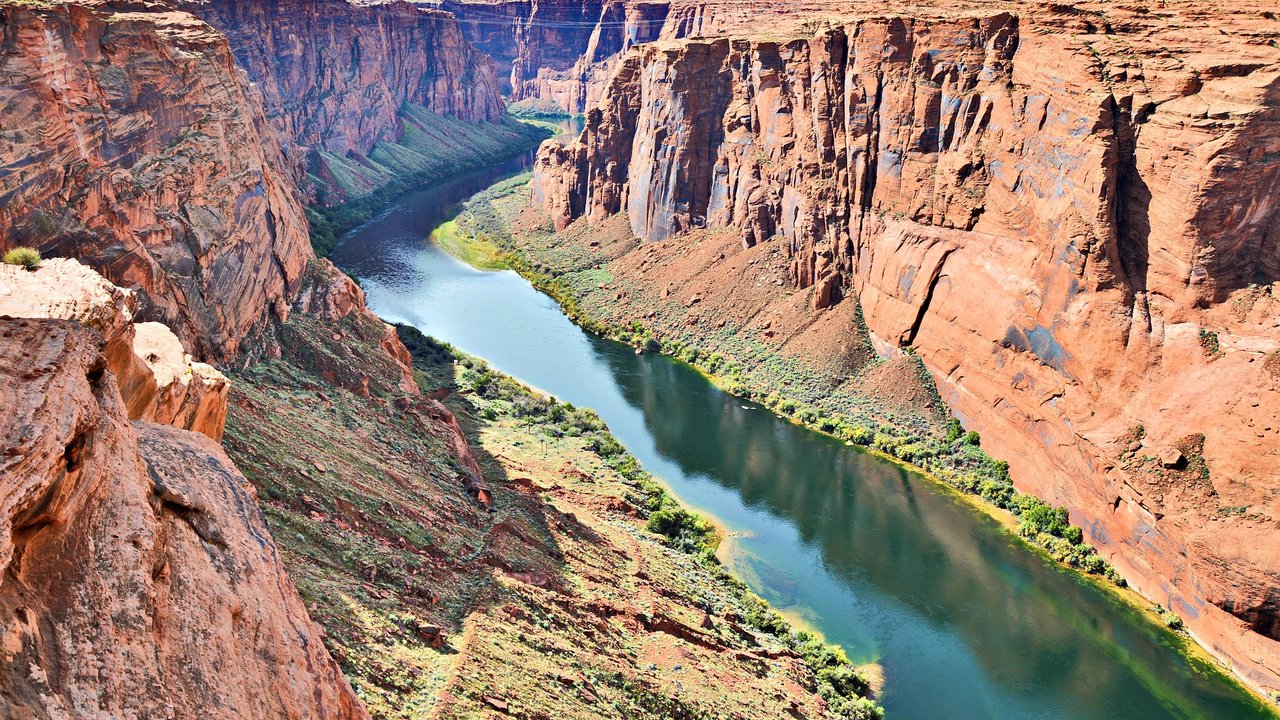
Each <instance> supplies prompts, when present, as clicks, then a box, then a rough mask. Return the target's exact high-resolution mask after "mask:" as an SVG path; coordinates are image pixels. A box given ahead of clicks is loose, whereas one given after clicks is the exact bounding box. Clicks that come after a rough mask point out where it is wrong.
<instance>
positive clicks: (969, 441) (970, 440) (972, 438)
mask: <svg viewBox="0 0 1280 720" xmlns="http://www.w3.org/2000/svg"><path fill="white" fill-rule="evenodd" d="M964 444H965V445H973V446H975V447H976V446H978V445H981V444H982V436H981V435H979V434H978V431H977V430H970V431H969V432H967V433H965V435H964Z"/></svg>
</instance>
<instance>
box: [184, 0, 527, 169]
mask: <svg viewBox="0 0 1280 720" xmlns="http://www.w3.org/2000/svg"><path fill="white" fill-rule="evenodd" d="M188 4H189V6H190V7H191V9H192V11H193V12H195V13H197V14H199V15H200V16H201V17H202V18H204V19H205V20H206V21H208V22H209V23H210V24H211V25H213V26H214V27H215V28H217V29H218V30H220V31H222V32H224V33H226V35H227V37H228V40H229V42H230V43H231V47H232V49H233V50H234V52H235V55H236V59H237V61H238V62H239V63H240V66H241V67H243V68H244V69H245V70H246V71H247V72H248V73H249V77H250V78H251V79H252V80H253V81H254V82H255V83H257V85H258V87H259V88H260V89H261V90H262V94H263V98H264V101H265V105H266V109H267V115H268V117H270V118H271V121H272V122H273V124H275V125H276V126H277V127H278V128H279V129H280V131H281V132H282V133H283V135H284V137H286V138H289V139H291V140H292V141H294V142H295V143H297V144H299V145H301V146H303V148H304V152H305V148H311V147H314V148H319V149H323V150H326V151H329V152H332V153H336V154H339V155H346V154H348V153H354V154H357V155H365V154H368V152H369V151H370V150H371V149H372V148H373V146H374V144H375V143H377V142H379V141H387V142H391V141H395V140H397V139H399V137H400V134H401V132H403V128H402V127H401V124H400V119H399V116H398V114H397V113H398V111H399V110H400V108H401V107H402V106H403V105H405V104H406V103H411V104H414V105H420V106H422V107H425V108H426V109H428V110H430V111H432V112H435V113H438V114H441V115H452V116H454V117H458V118H461V119H463V120H468V121H472V122H479V121H487V122H496V121H497V120H499V119H500V118H501V117H502V114H503V105H502V98H501V96H500V95H499V94H498V91H497V78H496V74H495V72H494V68H493V63H492V61H491V60H490V59H489V58H488V57H486V56H485V55H484V54H483V53H481V52H479V51H477V50H476V49H475V48H474V47H472V46H471V45H470V44H468V43H467V42H466V40H465V39H464V38H463V36H462V31H461V30H460V29H459V27H458V23H457V22H456V20H455V19H454V18H453V17H452V16H450V15H449V14H448V13H445V12H441V11H439V10H435V9H431V8H428V7H424V6H419V5H415V4H413V3H409V2H391V3H383V4H378V5H372V6H371V5H356V4H352V3H349V2H346V1H345V0H324V1H322V2H304V1H302V0H265V1H263V2H252V3H246V2H235V1H234V0H203V1H199V0H193V1H192V2H190V3H188ZM299 159H301V158H299Z"/></svg>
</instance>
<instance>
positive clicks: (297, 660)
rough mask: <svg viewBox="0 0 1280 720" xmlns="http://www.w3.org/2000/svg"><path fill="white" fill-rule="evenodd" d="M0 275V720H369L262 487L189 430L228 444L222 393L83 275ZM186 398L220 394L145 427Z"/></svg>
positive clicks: (74, 268) (64, 271) (118, 298)
mask: <svg viewBox="0 0 1280 720" xmlns="http://www.w3.org/2000/svg"><path fill="white" fill-rule="evenodd" d="M0 270H4V272H3V273H0V405H2V406H3V407H4V408H5V412H4V413H3V416H0V565H2V566H3V570H4V572H3V575H2V579H0V616H2V617H4V618H5V622H6V623H7V625H6V627H5V638H6V641H5V643H4V645H3V648H0V715H3V716H4V717H13V718H18V717H22V718H28V717H30V718H66V717H202V718H227V719H228V720H230V719H232V718H245V717H264V718H265V717H273V718H284V717H293V718H301V717H309V718H364V717H367V714H366V713H365V712H364V710H363V708H362V707H361V706H360V703H359V701H358V700H356V698H355V696H354V694H353V693H352V691H351V688H350V686H349V685H348V684H347V681H346V679H345V678H344V677H343V675H342V673H341V671H340V670H339V668H338V666H337V665H336V664H335V663H334V661H333V660H332V659H331V658H330V657H329V654H328V652H327V651H326V650H325V648H324V645H323V644H322V642H321V635H322V634H321V631H320V630H319V629H318V628H317V627H316V626H315V625H314V624H313V623H312V622H311V620H310V619H309V618H308V616H307V612H306V610H305V609H304V608H303V604H302V600H301V598H299V596H298V594H297V591H296V589H295V588H294V586H293V584H292V582H291V581H290V580H289V578H288V576H287V575H286V574H285V571H284V568H283V566H282V565H281V562H280V559H279V556H278V554H277V550H276V546H275V544H274V542H273V541H272V539H271V536H270V534H269V533H268V531H267V527H266V525H265V523H264V522H263V519H262V516H261V514H260V513H259V510H258V501H257V497H256V494H255V492H254V490H253V487H252V486H251V485H250V484H249V483H248V481H246V480H245V479H244V477H242V476H241V475H240V473H239V472H238V471H237V470H236V468H235V467H234V466H233V465H232V464H231V462H230V460H228V459H227V457H226V455H225V454H224V453H223V451H222V448H221V447H219V445H218V444H217V443H215V442H214V441H213V440H211V439H210V438H209V437H206V435H205V434H201V433H199V432H190V431H188V430H184V429H182V428H183V427H190V428H194V429H197V430H201V431H202V432H208V431H210V430H212V429H214V428H215V427H216V434H218V435H220V434H221V431H222V419H223V418H225V416H226V383H225V380H221V376H218V378H217V380H218V384H217V385H216V386H212V387H211V386H209V384H210V383H211V382H213V380H212V378H209V377H208V376H207V374H205V373H204V372H203V371H202V370H201V369H200V368H197V367H193V366H192V365H191V364H190V363H189V360H188V363H187V366H186V367H185V369H183V368H181V367H175V366H172V365H168V364H166V363H164V362H162V358H161V356H160V355H157V354H155V352H154V351H156V349H157V348H156V346H157V341H156V338H163V337H164V334H163V333H157V332H150V331H148V332H145V333H139V334H138V335H134V332H133V331H134V328H133V326H132V324H131V323H130V322H129V319H128V316H127V314H125V313H123V312H122V310H123V309H124V308H123V300H124V298H125V295H124V294H123V293H122V292H121V291H120V290H119V289H117V288H113V287H112V286H110V285H109V284H106V283H104V282H103V281H102V280H101V278H99V277H97V276H96V275H95V274H94V273H93V272H92V271H90V270H88V269H87V268H83V267H82V266H80V265H78V264H77V263H75V262H74V261H70V260H66V261H56V262H52V263H46V265H45V267H43V268H41V269H40V270H39V271H38V272H37V273H30V274H28V273H27V272H26V271H25V270H18V269H16V268H12V267H9V268H7V269H6V268H3V267H0ZM28 275H30V276H31V277H27V276H28ZM41 276H43V277H41ZM33 278H35V279H33ZM14 315H26V316H29V317H24V318H22V319H17V318H14V317H12V316H14ZM148 325H153V324H148ZM161 329H163V328H161ZM151 330H155V328H152V329H151ZM147 336H149V337H147ZM131 338H132V339H133V341H134V343H135V344H134V347H135V348H136V349H140V350H143V351H144V352H147V353H148V354H147V356H146V357H144V358H141V359H139V358H136V357H133V353H132V352H129V350H128V349H127V347H126V348H122V347H121V345H122V343H125V342H127V341H128V340H129V339H131ZM167 338H168V339H169V340H171V341H172V342H176V338H174V337H173V336H172V335H171V334H168V335H167ZM160 344H163V342H161V343H160ZM159 352H161V353H163V352H164V350H163V349H161V350H160V351H159ZM126 355H127V357H125V356H126ZM148 369H150V370H148ZM208 370H209V371H210V372H212V373H216V371H212V369H211V368H210V369H208ZM148 371H151V372H154V376H153V377H141V376H140V375H139V373H142V372H148ZM117 373H121V374H119V375H118V374H117ZM175 374H185V375H187V376H188V377H187V378H185V379H182V380H177V379H175V378H174V375H175ZM191 375H196V376H201V375H205V377H204V378H203V379H201V378H199V377H196V378H193V377H190V376H191ZM147 381H149V385H148V382H147ZM177 385H184V386H193V385H202V386H204V387H205V391H204V392H203V394H201V395H200V397H199V398H197V399H196V401H195V402H193V403H189V404H187V409H188V410H189V412H185V413H176V414H173V415H172V416H170V417H169V418H168V422H172V423H174V424H157V423H156V422H148V421H146V420H136V421H134V422H132V423H131V422H130V418H131V417H143V418H148V419H152V420H162V419H163V417H162V416H163V414H164V412H165V403H164V402H163V401H161V402H159V403H157V402H156V398H157V394H159V396H160V397H165V396H167V395H168V394H171V391H172V389H173V388H174V387H175V386H177ZM157 388H159V393H157ZM184 396H185V394H184ZM140 397H149V398H150V402H147V403H143V404H142V405H141V406H140V407H136V408H135V407H133V406H134V405H135V404H136V401H137V400H138V399H139V398H140ZM180 404H181V403H180ZM175 425H178V426H179V427H175Z"/></svg>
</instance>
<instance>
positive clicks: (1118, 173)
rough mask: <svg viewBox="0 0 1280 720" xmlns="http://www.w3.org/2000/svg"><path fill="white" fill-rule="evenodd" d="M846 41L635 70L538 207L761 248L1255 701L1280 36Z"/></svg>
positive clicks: (1169, 10)
mask: <svg viewBox="0 0 1280 720" xmlns="http://www.w3.org/2000/svg"><path fill="white" fill-rule="evenodd" d="M873 13H874V11H873V10H868V11H867V12H866V13H861V14H859V13H854V14H852V15H850V16H849V17H846V18H844V19H840V20H838V21H833V22H829V23H825V24H822V25H820V26H815V27H813V28H810V29H809V30H810V31H809V32H806V33H803V34H797V35H795V36H794V37H793V38H792V39H776V38H740V39H729V38H721V39H708V40H686V41H680V42H668V41H663V42H658V43H652V44H649V45H645V46H643V47H639V48H635V49H633V50H632V51H631V52H630V53H629V54H628V55H627V56H626V57H625V59H624V60H623V61H622V62H621V63H620V64H619V67H618V69H617V71H616V73H615V74H614V75H613V77H612V80H611V82H610V86H609V89H608V90H607V91H606V92H605V94H604V98H603V100H602V101H601V104H600V106H599V107H598V108H597V109H593V110H591V111H590V112H589V113H588V115H587V125H586V130H585V131H584V133H583V134H582V136H581V138H580V139H579V140H578V141H577V142H575V143H573V144H570V145H568V146H567V147H561V146H548V147H546V148H544V149H543V151H542V154H541V156H540V158H539V163H538V168H537V172H536V177H535V181H534V185H535V189H534V197H535V201H536V202H537V203H539V204H540V205H541V206H543V207H544V208H545V209H546V210H547V211H548V212H549V213H550V215H551V217H552V219H553V220H554V221H555V223H556V224H557V226H559V227H564V226H566V225H567V224H568V223H570V222H573V221H575V220H577V219H579V218H586V221H587V222H596V221H599V220H601V219H603V218H605V217H607V216H610V215H613V214H618V213H623V214H625V215H626V216H627V218H628V220H629V222H630V225H631V229H632V231H633V232H634V233H635V234H636V235H637V236H639V237H641V238H645V239H648V240H664V239H668V238H673V237H675V238H678V237H680V236H681V234H682V233H687V232H690V231H693V230H697V229H700V228H703V227H709V228H732V229H734V231H735V232H737V233H738V234H739V240H740V242H741V244H742V245H743V246H747V247H750V246H754V245H757V244H761V243H774V244H777V245H778V246H779V247H781V248H782V249H783V251H784V252H785V254H786V256H787V257H788V258H789V266H790V268H789V282H790V284H791V286H792V287H793V288H796V289H797V290H803V291H806V292H808V293H809V294H810V299H811V307H812V308H813V310H812V312H814V313H824V312H828V310H827V308H829V307H831V306H832V305H833V304H834V305H838V304H839V303H841V302H843V301H848V302H858V303H860V304H861V308H862V311H863V314H864V316H865V320H866V324H867V326H868V327H869V328H870V330H871V331H872V333H873V335H874V338H875V340H876V341H877V343H878V347H879V349H880V351H881V352H882V353H884V354H888V355H893V354H896V353H898V352H900V351H901V349H902V348H906V347H910V348H912V349H913V350H914V351H915V352H916V353H918V354H919V356H920V357H921V358H922V359H923V360H924V361H925V363H926V365H927V366H928V367H929V369H930V371H931V372H932V374H933V375H934V378H935V380H936V381H937V384H938V387H939V390H940V391H941V393H942V395H943V397H944V399H946V400H947V402H948V403H949V404H950V405H951V407H952V409H953V410H954V411H955V412H956V413H957V414H958V415H959V416H960V417H961V418H962V420H963V421H964V422H965V424H966V426H968V427H971V428H975V429H978V430H980V431H981V433H982V437H983V445H984V447H987V448H988V449H989V450H990V451H991V452H992V453H993V454H994V455H996V456H997V457H1004V458H1007V459H1009V460H1010V461H1011V463H1012V468H1011V469H1012V475H1013V478H1014V480H1015V483H1016V484H1017V485H1018V487H1019V488H1020V489H1022V490H1024V491H1027V492H1031V493H1033V494H1035V495H1038V496H1040V497H1042V498H1045V499H1047V500H1050V501H1053V502H1055V503H1060V504H1065V505H1067V506H1068V508H1070V510H1071V514H1072V520H1073V522H1075V523H1077V524H1079V525H1081V526H1083V527H1085V528H1086V535H1087V539H1089V541H1090V542H1092V543H1093V544H1095V545H1096V546H1098V547H1099V548H1100V549H1101V550H1102V551H1103V552H1104V553H1105V554H1107V555H1108V556H1109V559H1110V560H1111V561H1112V562H1113V563H1114V564H1115V565H1116V566H1117V567H1118V568H1119V569H1120V570H1121V571H1122V572H1123V574H1124V575H1125V576H1126V577H1127V578H1128V579H1129V580H1130V582H1131V583H1132V584H1133V585H1134V586H1135V587H1137V588H1138V589H1139V590H1140V591H1141V592H1143V593H1144V594H1146V595H1147V596H1148V597H1151V598H1152V599H1154V600H1156V601H1157V602H1160V603H1161V604H1163V605H1166V606H1168V607H1170V608H1172V609H1173V610H1174V611H1175V612H1177V613H1178V614H1179V615H1180V616H1181V617H1183V619H1184V620H1185V621H1186V623H1187V625H1188V627H1189V628H1190V629H1191V632H1192V633H1193V634H1194V635H1195V636H1196V637H1197V638H1198V639H1199V640H1200V641H1201V642H1202V643H1203V644H1205V645H1206V646H1207V647H1209V648H1210V649H1211V650H1212V651H1213V652H1215V653H1216V654H1217V655H1219V656H1220V657H1222V658H1224V659H1226V660H1227V661H1228V662H1229V663H1230V664H1231V666H1232V667H1233V668H1234V669H1235V670H1236V671H1237V672H1238V673H1239V674H1240V675H1241V676H1242V677H1244V678H1245V679H1246V680H1247V681H1249V682H1250V683H1251V684H1252V685H1254V686H1255V687H1258V688H1263V689H1268V690H1269V689H1274V688H1276V687H1280V642H1278V640H1280V622H1278V619H1280V597H1278V596H1277V595H1276V588H1277V587H1280V545H1277V544H1276V543H1275V542H1274V538H1275V537H1276V535H1275V533H1274V529H1275V526H1276V522H1277V518H1278V517H1280V506H1277V504H1276V500H1275V498H1276V493H1277V491H1278V490H1280V475H1278V474H1277V473H1276V472H1275V468H1274V457H1275V456H1276V455H1277V454H1280V425H1277V423H1276V422H1275V420H1274V418H1275V416H1276V413H1277V411H1278V410H1280V374H1278V372H1280V371H1277V369H1276V368H1278V367H1280V302H1278V301H1277V299H1276V295H1277V290H1276V285H1275V283H1276V281H1277V279H1280V251H1278V250H1277V245H1276V238H1277V237H1280V210H1278V209H1277V206H1276V205H1275V204H1274V203H1271V202H1269V198H1271V197H1273V196H1274V195H1275V194H1276V192H1277V187H1278V185H1280V154H1277V146H1276V144H1275V138H1277V137H1280V125H1278V124H1277V121H1278V120H1280V51H1278V50H1277V49H1276V48H1275V46H1274V43H1271V42H1269V38H1272V37H1274V34H1275V32H1276V31H1277V30H1280V20H1276V18H1275V15H1274V13H1270V12H1268V11H1267V9H1266V8H1264V7H1262V6H1261V5H1259V4H1250V3H1247V2H1246V3H1236V4H1235V5H1234V6H1233V12H1231V13H1228V12H1225V11H1223V12H1212V13H1210V12H1206V11H1204V10H1202V9H1201V8H1199V7H1198V6H1195V5H1193V4H1190V3H1171V4H1168V5H1167V6H1166V7H1165V8H1164V9H1162V10H1160V11H1142V10H1132V9H1124V8H1113V7H1109V6H1102V5H1092V4H1086V3H1082V4H1079V5H1053V6H1029V5H1028V6H1018V7H1015V8H1013V9H1012V10H1011V11H999V12H997V11H981V10H980V9H979V10H978V11H974V12H963V13H961V12H950V13H946V12H941V11H936V10H929V9H928V8H922V9H919V11H918V12H917V13H916V14H915V15H914V16H911V17H876V16H875V15H874V14H873ZM1201 438H1202V439H1201ZM1174 450H1176V451H1177V454H1178V456H1179V457H1180V458H1181V459H1176V460H1175V459H1172V458H1173V455H1174V452H1173V451H1174ZM1160 457H1168V458H1171V460H1170V461H1169V462H1168V463H1164V462H1162V461H1159V458H1160ZM1170 463H1171V464H1170ZM1166 465H1167V466H1166Z"/></svg>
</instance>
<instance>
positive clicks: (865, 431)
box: [844, 425, 876, 445]
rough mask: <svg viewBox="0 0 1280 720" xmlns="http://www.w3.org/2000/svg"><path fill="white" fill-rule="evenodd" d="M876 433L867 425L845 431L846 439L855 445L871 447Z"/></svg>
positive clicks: (856, 426) (852, 427)
mask: <svg viewBox="0 0 1280 720" xmlns="http://www.w3.org/2000/svg"><path fill="white" fill-rule="evenodd" d="M875 435H876V434H875V431H874V430H872V429H871V428H869V427H867V426H865V425H853V426H850V427H849V428H847V429H846V430H845V431H844V439H845V440H848V441H849V442H851V443H853V444H854V445H870V444H871V441H872V440H873V439H875Z"/></svg>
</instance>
